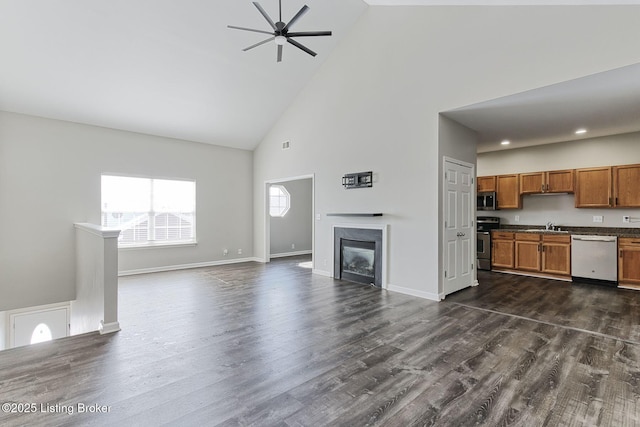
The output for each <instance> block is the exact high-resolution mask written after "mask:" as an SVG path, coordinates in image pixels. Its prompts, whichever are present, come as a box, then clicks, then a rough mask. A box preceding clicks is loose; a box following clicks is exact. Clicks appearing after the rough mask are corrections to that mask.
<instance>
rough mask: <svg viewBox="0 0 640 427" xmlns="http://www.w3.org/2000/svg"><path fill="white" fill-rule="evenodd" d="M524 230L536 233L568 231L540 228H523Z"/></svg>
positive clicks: (562, 232) (563, 232)
mask: <svg viewBox="0 0 640 427" xmlns="http://www.w3.org/2000/svg"><path fill="white" fill-rule="evenodd" d="M524 231H535V232H537V233H558V234H567V233H569V232H568V231H565V230H562V231H561V230H545V229H541V228H530V229H528V230H524Z"/></svg>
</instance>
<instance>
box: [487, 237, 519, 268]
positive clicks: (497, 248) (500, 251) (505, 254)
mask: <svg viewBox="0 0 640 427" xmlns="http://www.w3.org/2000/svg"><path fill="white" fill-rule="evenodd" d="M513 244H514V241H513V233H508V232H504V231H492V232H491V266H492V267H497V268H513V267H514V262H513Z"/></svg>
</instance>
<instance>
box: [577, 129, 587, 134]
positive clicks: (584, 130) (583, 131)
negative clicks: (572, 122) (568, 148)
mask: <svg viewBox="0 0 640 427" xmlns="http://www.w3.org/2000/svg"><path fill="white" fill-rule="evenodd" d="M583 133H587V130H586V129H578V130H577V131H576V135H582V134H583Z"/></svg>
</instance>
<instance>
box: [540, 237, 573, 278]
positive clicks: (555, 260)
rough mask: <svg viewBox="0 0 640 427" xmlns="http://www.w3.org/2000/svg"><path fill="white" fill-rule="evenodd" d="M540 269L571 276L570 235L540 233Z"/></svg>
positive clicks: (545, 271) (549, 272)
mask: <svg viewBox="0 0 640 427" xmlns="http://www.w3.org/2000/svg"><path fill="white" fill-rule="evenodd" d="M541 271H542V272H543V273H548V274H557V275H560V276H571V236H569V235H554V234H551V235H549V234H543V235H542V262H541Z"/></svg>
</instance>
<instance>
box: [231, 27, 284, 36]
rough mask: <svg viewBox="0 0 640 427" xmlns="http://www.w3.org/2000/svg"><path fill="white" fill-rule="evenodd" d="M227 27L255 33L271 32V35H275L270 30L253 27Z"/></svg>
mask: <svg viewBox="0 0 640 427" xmlns="http://www.w3.org/2000/svg"><path fill="white" fill-rule="evenodd" d="M227 28H233V29H234V30H243V31H253V32H254V33H262V34H269V35H271V36H272V35H273V33H271V32H269V31H262V30H254V29H253V28H245V27H236V26H235V25H227Z"/></svg>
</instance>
